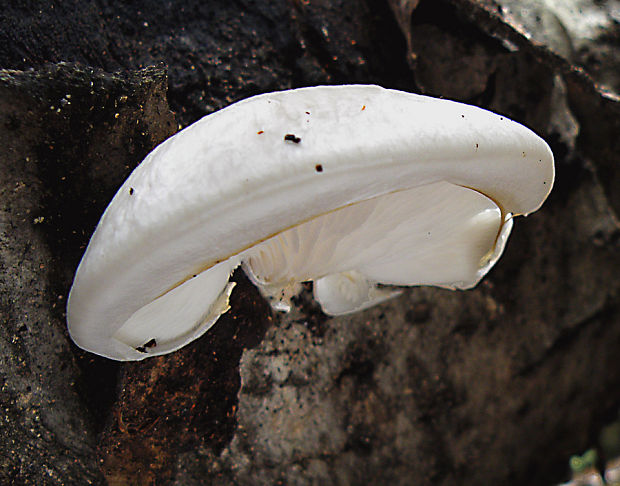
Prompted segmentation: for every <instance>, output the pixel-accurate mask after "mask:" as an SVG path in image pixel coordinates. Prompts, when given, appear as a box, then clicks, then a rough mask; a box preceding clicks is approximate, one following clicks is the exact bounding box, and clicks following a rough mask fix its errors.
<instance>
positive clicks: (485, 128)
mask: <svg viewBox="0 0 620 486" xmlns="http://www.w3.org/2000/svg"><path fill="white" fill-rule="evenodd" d="M360 107H363V109H361V110H360ZM308 113H312V116H311V117H309V116H308ZM257 133H260V134H261V135H260V137H257V136H256V134H257ZM282 134H285V142H288V141H292V142H293V143H282V137H283V135H282ZM292 134H294V135H293V136H292V137H289V135H292ZM286 137H288V139H287V138H286ZM300 140H303V143H298V141H300ZM240 141H242V142H243V143H240ZM553 179H554V165H553V155H552V153H551V151H550V149H549V147H548V146H547V144H546V143H545V142H544V141H543V140H542V139H541V138H540V137H538V136H537V135H536V134H534V133H533V132H532V131H531V130H529V129H527V128H525V127H524V126H522V125H519V124H518V123H515V122H513V121H510V120H508V119H506V118H503V117H500V116H499V115H496V114H494V113H491V112H488V111H485V110H483V109H480V108H476V107H473V106H468V105H464V104H461V103H456V102H453V101H448V100H442V99H435V98H430V97H426V96H420V95H415V94H411V93H405V92H401V91H395V90H388V89H383V88H380V87H378V86H357V85H352V86H319V87H312V88H302V89H297V90H291V91H281V92H276V93H268V94H264V95H260V96H255V97H253V98H249V99H247V100H244V101H241V102H239V103H236V104H233V105H231V106H229V107H227V108H225V109H223V110H220V111H218V112H216V113H213V114H211V115H208V116H206V117H204V118H202V119H201V120H199V121H198V122H196V123H194V124H193V125H191V126H189V127H187V128H185V129H184V130H182V131H180V132H179V133H177V134H176V135H174V136H173V137H171V138H169V139H168V140H166V141H165V142H164V143H162V144H161V145H159V146H158V147H156V148H155V150H153V151H152V152H151V153H150V154H149V155H148V156H147V157H146V159H145V160H144V161H143V162H142V164H140V165H139V166H138V167H137V168H136V169H135V170H134V171H133V173H132V174H131V175H130V176H129V178H128V179H127V180H126V181H125V183H124V185H123V186H122V187H121V188H120V189H119V191H118V193H117V194H116V196H115V197H114V198H113V200H112V202H111V203H110V205H109V206H108V208H107V209H106V211H105V213H104V214H103V216H102V218H101V221H100V222H99V225H98V226H97V229H96V230H95V233H94V234H93V236H92V238H91V241H90V243H89V245H88V248H87V249H86V253H85V254H84V257H83V258H82V261H81V263H80V265H79V267H78V269H77V272H76V275H75V279H74V282H73V287H72V289H71V293H70V296H69V300H68V307H67V321H68V325H69V332H70V334H71V336H72V338H73V340H74V341H75V342H76V343H77V344H78V345H79V346H80V347H82V348H84V349H87V350H89V351H92V352H94V353H97V354H100V355H103V356H107V357H109V358H112V359H117V360H140V359H144V358H145V357H148V356H155V355H160V354H164V353H169V352H171V351H174V350H176V349H178V348H180V347H182V346H184V345H185V344H187V343H189V342H190V341H192V340H194V339H196V338H197V337H199V336H200V335H202V334H203V333H204V332H205V331H207V330H208V329H209V328H210V327H211V326H212V325H213V324H214V323H215V321H217V319H218V317H219V316H220V315H222V314H223V313H224V312H226V311H227V310H228V309H229V305H228V299H229V296H230V293H231V292H232V290H233V286H234V283H231V282H229V279H230V276H231V274H232V272H233V270H234V269H235V268H237V267H238V266H240V265H241V266H242V267H243V269H244V270H245V272H246V273H247V274H248V276H249V277H250V279H251V280H252V281H253V282H254V283H255V284H256V285H257V286H258V287H259V289H260V290H261V292H262V294H263V295H264V296H266V297H267V298H268V299H269V300H270V301H271V303H272V306H273V307H274V308H275V309H278V310H284V311H286V310H288V309H289V308H290V306H291V303H290V299H291V297H292V296H294V295H296V293H297V292H298V291H299V289H300V283H301V282H306V281H313V282H314V296H315V298H316V299H317V300H318V302H319V303H320V304H321V307H322V308H323V310H324V311H325V312H326V313H327V314H331V315H340V314H347V313H350V312H355V311H358V310H362V309H366V308H368V307H370V306H372V305H375V304H377V303H379V302H382V301H384V300H386V299H389V298H391V297H393V296H395V295H398V293H399V292H400V288H401V287H402V286H411V285H434V286H439V287H446V288H451V289H467V288H471V287H473V286H475V285H476V284H477V283H478V282H479V281H480V279H481V278H482V277H483V276H484V275H485V274H486V273H487V272H488V271H489V269H490V268H491V267H492V266H493V265H494V264H495V262H496V261H497V260H498V259H499V257H500V256H501V253H502V251H503V249H504V246H505V244H506V241H507V239H508V235H509V234H510V231H511V228H512V221H513V216H514V215H520V214H525V215H526V214H528V213H530V212H532V211H535V210H536V209H538V208H539V207H540V206H541V204H542V203H543V201H544V200H545V198H546V197H547V195H548V194H549V191H550V190H551V187H552V185H553Z"/></svg>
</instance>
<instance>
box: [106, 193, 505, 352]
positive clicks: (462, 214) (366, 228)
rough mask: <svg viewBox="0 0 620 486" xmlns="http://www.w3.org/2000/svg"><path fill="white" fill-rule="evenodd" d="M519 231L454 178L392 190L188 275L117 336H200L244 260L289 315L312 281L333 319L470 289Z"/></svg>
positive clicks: (172, 344)
mask: <svg viewBox="0 0 620 486" xmlns="http://www.w3.org/2000/svg"><path fill="white" fill-rule="evenodd" d="M511 227H512V219H511V215H510V214H503V213H502V210H501V209H500V208H499V207H498V205H497V204H496V203H495V202H494V201H493V200H491V199H490V198H488V197H487V196H485V195H484V194H482V193H480V192H477V191H475V190H473V189H470V188H466V187H462V186H459V185H455V184H451V183H449V182H437V183H434V184H429V185H424V186H420V187H414V188H411V189H407V190H402V191H398V192H393V193H389V194H385V195H382V196H378V197H375V198H372V199H368V200H365V201H362V202H357V203H354V204H350V205H347V206H344V207H340V208H337V209H335V210H332V211H330V212H328V213H326V214H323V215H320V216H317V217H314V218H312V219H310V220H308V221H305V222H301V223H300V224H297V225H296V226H293V227H290V228H287V229H284V230H283V231H281V232H279V233H277V234H276V235H273V236H271V237H269V238H268V239H266V240H264V241H262V242H259V243H257V244H256V245H254V246H252V247H250V248H249V249H247V250H244V251H243V252H241V253H238V254H236V255H232V256H230V257H229V258H228V259H227V260H225V261H223V262H221V263H218V264H216V265H213V266H211V267H210V268H208V269H207V270H205V271H203V272H201V273H200V274H198V275H196V276H191V275H190V276H188V277H190V278H188V280H187V281H185V282H184V283H183V284H181V285H178V286H175V287H174V288H173V289H171V290H170V291H168V292H167V293H165V294H163V295H162V296H160V297H159V298H157V299H155V300H154V301H152V302H151V303H149V304H148V305H146V306H144V307H143V308H141V309H140V310H138V311H137V312H135V313H134V314H133V315H132V316H131V317H130V318H129V319H128V320H127V321H126V322H125V323H124V324H123V325H122V326H121V327H120V329H118V331H117V332H116V333H115V334H114V338H115V339H117V340H119V341H121V342H122V343H124V344H127V345H129V346H131V347H133V348H134V349H139V350H140V351H141V352H148V353H149V354H150V353H153V354H163V353H167V352H170V351H172V350H174V349H178V348H180V347H182V346H183V345H185V344H187V343H188V342H190V341H192V340H193V339H196V338H197V337H198V336H200V335H201V334H202V333H204V332H205V331H207V330H208V329H209V328H210V327H211V326H212V325H213V323H214V322H215V321H216V320H217V318H218V317H219V316H220V315H221V314H223V313H224V312H226V311H227V310H228V296H229V295H230V292H231V291H232V286H233V285H232V284H230V283H229V278H230V274H231V273H232V271H233V270H234V269H235V268H236V267H237V266H238V265H239V264H243V268H244V270H245V272H246V273H247V274H248V276H249V277H250V279H251V280H252V281H253V282H254V283H255V284H256V285H257V286H258V287H259V289H260V290H261V292H262V294H263V295H265V296H266V297H267V298H269V300H270V301H271V304H272V306H273V307H274V308H275V309H277V310H287V308H288V307H289V306H290V298H291V297H292V296H294V295H295V294H296V293H297V292H298V290H299V283H300V282H304V281H314V296H315V298H316V299H317V300H318V301H319V303H320V304H321V307H322V308H323V310H324V311H325V312H326V313H327V314H331V315H340V314H347V313H350V312H355V311H358V310H361V309H365V308H367V307H370V306H372V305H374V304H376V303H379V302H381V301H383V300H385V299H388V298H391V297H393V296H394V295H397V294H398V293H399V290H398V288H394V287H391V286H410V285H434V286H440V287H447V288H461V289H465V288H470V287H473V286H474V285H476V284H477V283H478V281H479V280H480V279H481V278H482V277H483V276H484V275H485V274H486V273H487V272H488V270H489V269H490V268H491V267H492V266H493V264H494V263H495V262H496V261H497V259H498V258H499V257H500V255H501V253H502V250H503V248H504V245H505V243H506V240H507V237H508V234H509V233H510V230H511ZM385 286H387V287H385ZM147 343H150V344H151V345H152V349H148V348H145V344H147ZM155 345H156V346H155Z"/></svg>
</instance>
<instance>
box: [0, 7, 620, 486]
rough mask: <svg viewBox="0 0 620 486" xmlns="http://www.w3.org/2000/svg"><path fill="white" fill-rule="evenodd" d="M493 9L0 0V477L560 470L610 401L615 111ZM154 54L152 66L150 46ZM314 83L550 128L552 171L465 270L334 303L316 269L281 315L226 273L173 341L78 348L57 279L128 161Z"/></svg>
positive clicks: (618, 376)
mask: <svg viewBox="0 0 620 486" xmlns="http://www.w3.org/2000/svg"><path fill="white" fill-rule="evenodd" d="M181 4H182V6H181ZM504 13H505V12H503V10H502V9H500V8H499V6H498V5H497V4H496V3H495V2H493V1H491V0H480V1H473V0H451V1H441V2H439V1H425V0H422V1H420V2H419V3H418V2H415V1H414V2H411V1H402V2H399V1H387V0H386V1H376V2H375V1H370V0H368V1H345V0H331V1H328V0H323V1H314V0H313V1H304V0H298V1H297V0H288V1H287V0H275V1H272V2H257V1H253V0H227V1H225V2H224V1H222V2H199V1H197V0H196V1H193V0H189V1H184V2H149V1H146V0H145V1H142V2H131V3H129V4H126V3H122V4H118V5H116V4H114V3H113V2H110V1H109V0H99V1H97V2H95V1H81V2H77V1H76V2H72V1H63V2H49V3H47V4H46V5H45V6H42V4H41V2H29V1H26V0H23V1H17V2H13V5H11V6H7V7H5V8H4V10H3V11H2V13H0V68H4V69H5V70H4V71H0V174H1V178H0V324H1V325H0V386H1V388H0V405H1V409H0V412H1V418H2V433H1V434H0V483H2V484H16V485H18V484H67V485H72V484H106V483H107V484H111V485H117V484H118V485H134V484H135V485H142V484H175V485H179V486H181V485H194V484H195V485H198V484H216V485H219V484H222V485H224V484H243V485H245V484H247V485H253V484H300V485H302V484H353V485H356V484H403V485H404V484H416V485H446V486H447V485H454V484H464V485H479V484H507V485H508V484H515V485H521V484H532V485H539V484H540V485H544V484H549V483H551V482H554V481H555V482H558V481H560V480H561V479H562V476H563V473H564V468H565V464H566V460H567V458H568V456H569V455H570V454H571V453H575V452H579V451H582V450H584V449H585V448H587V447H589V446H590V445H592V441H593V437H594V435H595V433H596V431H597V430H598V427H599V425H600V424H601V423H602V422H604V421H605V419H607V418H608V417H609V416H610V415H611V414H613V413H615V412H616V411H617V408H618V406H619V405H620V365H619V362H618V349H619V347H620V307H619V306H620V280H619V278H618V275H619V273H620V251H619V250H620V226H619V224H618V219H617V215H618V213H619V212H620V198H619V197H620V196H619V195H618V194H619V192H618V190H617V188H618V187H619V184H620V170H619V168H618V160H617V154H618V153H619V149H620V147H618V143H619V142H618V140H619V137H618V133H620V127H619V124H620V116H619V115H620V113H619V111H620V109H619V108H618V102H617V99H616V98H614V97H613V96H610V95H608V94H606V93H604V92H602V91H601V90H600V89H599V88H598V87H597V85H596V84H595V83H594V82H593V81H592V80H591V79H590V78H589V77H588V75H587V72H585V71H584V70H583V69H581V68H578V67H575V66H573V65H571V63H570V62H569V60H567V59H565V58H564V57H562V56H561V55H560V54H558V53H557V52H554V51H552V50H549V49H547V47H545V45H542V44H539V43H532V42H530V40H528V38H527V37H526V36H524V35H523V31H522V28H521V27H519V28H516V27H517V26H515V25H513V24H512V23H511V19H510V18H509V17H507V16H506V15H504ZM612 34H613V35H610V39H611V40H610V41H609V42H612V43H613V42H614V39H617V38H618V37H614V35H617V32H614V33H612ZM67 62H68V63H67ZM76 62H77V63H78V64H75V63H76ZM160 62H163V63H164V64H165V66H166V67H167V76H166V70H165V68H164V67H162V66H161V65H160V66H159V67H150V68H147V69H142V68H144V67H145V66H153V65H158V64H159V63H160ZM49 63H55V64H49ZM59 63H60V64H59ZM86 66H90V67H86ZM586 69H587V66H586ZM11 70H19V71H11ZM114 71H118V72H117V73H116V74H110V73H111V72H114ZM319 83H379V84H382V85H384V86H387V87H395V88H400V89H405V90H408V91H414V92H422V93H428V94H433V95H436V96H445V97H448V98H454V99H459V100H463V101H467V102H469V103H472V104H476V105H479V106H482V107H485V108H489V109H492V110H495V111H499V112H502V113H504V114H506V115H508V116H510V117H512V118H514V119H516V120H518V121H520V122H522V123H525V124H526V125H528V126H530V127H532V128H533V129H535V130H536V131H537V132H538V133H540V134H541V135H543V136H544V137H545V138H546V139H547V140H548V141H549V142H550V144H551V146H552V149H553V150H554V153H555V155H556V161H557V182H556V187H555V188H554V191H553V193H552V195H551V197H550V199H549V201H548V202H547V203H546V204H545V206H544V207H543V209H542V210H541V211H539V212H537V213H535V214H533V215H532V216H530V217H528V218H527V219H520V220H518V221H517V222H516V224H515V229H514V231H513V235H512V237H511V240H510V242H509V244H508V247H507V249H506V252H505V255H504V256H503V258H502V259H501V261H500V262H499V264H498V265H497V267H496V268H495V269H494V270H493V271H492V272H491V274H490V275H489V276H488V277H487V278H486V279H485V281H484V282H483V283H482V284H481V285H480V286H479V287H478V288H476V289H475V290H471V291H467V292H459V293H455V292H449V291H444V290H438V289H430V288H414V289H409V290H407V291H405V292H404V294H403V295H402V296H401V297H399V298H398V299H395V300H393V301H391V302H388V303H386V304H384V305H381V306H378V307H376V308H373V309H370V310H368V311H366V312H363V313H360V314H356V315H354V316H350V317H343V318H327V317H326V316H325V315H323V314H322V313H321V312H320V310H319V309H318V308H317V307H316V305H315V304H314V303H313V302H312V300H311V299H310V289H309V288H306V289H305V291H304V292H303V293H302V295H300V297H299V298H298V300H297V307H296V308H295V310H294V311H293V312H292V313H291V314H288V315H276V314H272V313H271V311H270V310H269V309H268V306H267V305H266V303H265V302H264V301H263V300H262V299H261V297H260V295H259V294H258V292H257V291H256V289H255V288H254V287H253V286H252V285H251V284H250V283H249V282H248V281H247V279H246V278H245V277H244V276H243V274H242V273H240V272H239V273H237V274H235V276H234V278H235V279H236V280H237V282H238V285H237V288H236V289H235V291H234V292H233V297H232V304H231V306H232V309H231V311H230V312H229V313H228V314H227V315H225V316H224V317H223V318H222V319H220V321H218V323H217V324H216V325H215V326H214V328H213V329H212V330H211V331H209V333H208V334H207V335H206V336H205V337H204V338H202V339H201V340H199V341H197V342H195V343H193V344H192V345H190V346H188V347H186V348H184V349H182V350H180V351H179V352H177V353H174V354H172V355H169V356H164V357H159V358H153V359H150V360H147V361H145V362H140V363H136V364H125V365H118V364H116V363H112V362H110V361H107V360H104V359H99V358H97V357H94V356H92V355H89V354H87V353H83V352H81V351H80V350H78V349H76V348H75V346H73V345H72V343H71V342H70V341H69V339H68V336H67V333H66V330H65V325H64V306H65V297H66V295H67V292H68V290H69V288H70V284H71V278H72V274H73V271H74V269H75V267H76V266H77V263H78V261H79V258H80V256H81V253H82V252H83V250H84V248H85V245H86V244H87V242H88V238H89V236H90V234H91V233H92V230H93V229H94V226H95V224H96V222H97V220H98V218H99V216H100V214H101V212H102V211H103V209H104V208H105V206H106V204H107V203H108V201H109V199H110V198H111V196H112V195H113V193H114V192H115V190H116V188H117V187H118V186H119V185H120V183H121V181H122V180H123V179H124V178H125V177H126V176H127V174H128V173H129V172H130V170H131V169H132V168H133V167H134V166H135V165H136V164H138V163H139V162H140V161H141V160H142V158H143V157H144V155H145V154H146V153H148V151H149V150H150V149H151V148H152V147H154V146H155V145H156V144H157V143H159V142H160V141H162V140H163V139H165V138H166V137H167V136H169V135H170V134H172V133H173V132H174V131H176V129H177V123H178V124H180V125H186V124H188V123H190V122H192V121H195V120H196V119H197V118H199V117H200V116H202V115H204V114H206V113H209V112H211V111H213V110H215V109H217V108H220V107H222V106H226V105H227V104H229V103H230V102H232V101H236V100H238V99H240V98H243V97H246V96H249V95H252V94H257V93H260V92H265V91H270V90H275V89H282V88H290V87H296V86H303V85H312V84H319ZM612 84H613V83H612ZM166 89H168V92H167V98H166ZM168 103H169V105H170V107H171V108H172V109H173V111H174V112H175V115H176V121H175V119H174V117H173V115H172V114H171V113H170V111H169V108H168Z"/></svg>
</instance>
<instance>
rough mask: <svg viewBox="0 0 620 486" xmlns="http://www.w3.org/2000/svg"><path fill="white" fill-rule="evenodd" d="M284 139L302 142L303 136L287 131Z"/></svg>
mask: <svg viewBox="0 0 620 486" xmlns="http://www.w3.org/2000/svg"><path fill="white" fill-rule="evenodd" d="M284 141H285V142H293V143H299V142H301V138H299V137H297V136H295V135H294V134H292V133H287V134H286V135H284Z"/></svg>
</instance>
